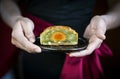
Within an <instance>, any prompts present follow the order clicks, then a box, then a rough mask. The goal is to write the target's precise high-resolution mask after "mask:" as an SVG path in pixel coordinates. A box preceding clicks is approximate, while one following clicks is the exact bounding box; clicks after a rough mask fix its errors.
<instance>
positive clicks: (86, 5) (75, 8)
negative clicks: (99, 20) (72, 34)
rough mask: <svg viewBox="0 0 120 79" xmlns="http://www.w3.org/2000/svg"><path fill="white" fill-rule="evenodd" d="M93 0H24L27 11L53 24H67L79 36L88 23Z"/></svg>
mask: <svg viewBox="0 0 120 79" xmlns="http://www.w3.org/2000/svg"><path fill="white" fill-rule="evenodd" d="M94 4H95V0H26V5H27V11H28V12H29V13H31V14H33V15H35V16H37V17H39V18H42V19H44V20H46V21H48V22H50V23H52V24H55V25H68V26H71V27H72V28H73V29H75V30H76V31H77V32H78V33H79V36H82V35H83V32H84V29H85V28H86V26H87V24H88V23H89V21H90V19H91V16H92V11H93V9H94V8H93V7H94Z"/></svg>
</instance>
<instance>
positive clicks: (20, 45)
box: [12, 39, 41, 53]
mask: <svg viewBox="0 0 120 79" xmlns="http://www.w3.org/2000/svg"><path fill="white" fill-rule="evenodd" d="M12 43H13V44H14V45H15V46H16V47H18V48H21V49H23V50H25V51H27V52H29V53H36V52H37V53H40V52H41V49H40V47H38V46H37V45H34V44H33V43H31V42H28V41H23V42H22V43H21V42H19V40H15V39H13V40H12Z"/></svg>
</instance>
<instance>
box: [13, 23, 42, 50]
mask: <svg viewBox="0 0 120 79" xmlns="http://www.w3.org/2000/svg"><path fill="white" fill-rule="evenodd" d="M12 43H13V44H14V45H16V46H17V47H19V48H21V49H24V50H26V51H29V52H41V49H40V47H38V46H37V45H34V44H33V43H32V42H30V41H29V40H28V39H27V38H26V37H25V36H24V34H23V30H22V27H21V25H20V23H17V24H16V27H14V29H13V31H12Z"/></svg>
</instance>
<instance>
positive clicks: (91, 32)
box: [69, 16, 107, 57]
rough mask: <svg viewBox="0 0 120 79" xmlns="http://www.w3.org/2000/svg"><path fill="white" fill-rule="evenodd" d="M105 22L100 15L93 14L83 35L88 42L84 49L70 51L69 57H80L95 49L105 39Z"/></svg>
mask: <svg viewBox="0 0 120 79" xmlns="http://www.w3.org/2000/svg"><path fill="white" fill-rule="evenodd" d="M106 26H107V25H106V23H105V21H104V19H103V18H102V17H101V16H95V17H93V18H92V19H91V22H90V24H89V25H88V26H87V28H86V30H85V33H84V37H85V38H87V39H89V44H88V46H87V48H86V49H85V50H82V51H77V52H72V53H70V54H69V55H70V56H71V57H81V56H86V55H90V54H91V53H92V52H93V51H94V50H95V49H97V48H99V47H100V45H101V43H102V42H103V40H104V39H105V35H104V34H105V32H106Z"/></svg>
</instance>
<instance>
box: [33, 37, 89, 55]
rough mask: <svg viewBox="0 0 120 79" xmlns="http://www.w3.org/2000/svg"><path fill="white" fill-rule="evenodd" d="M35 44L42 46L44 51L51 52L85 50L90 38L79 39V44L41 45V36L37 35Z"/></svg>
mask: <svg viewBox="0 0 120 79" xmlns="http://www.w3.org/2000/svg"><path fill="white" fill-rule="evenodd" d="M35 44H36V45H38V46H40V48H41V49H42V51H43V52H44V51H49V52H51V51H52V52H67V53H69V52H73V51H80V50H84V49H85V48H86V47H87V45H88V40H87V39H85V38H79V39H78V45H58V46H54V45H41V44H40V37H36V41H35Z"/></svg>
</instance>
